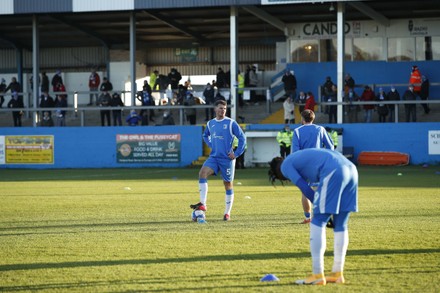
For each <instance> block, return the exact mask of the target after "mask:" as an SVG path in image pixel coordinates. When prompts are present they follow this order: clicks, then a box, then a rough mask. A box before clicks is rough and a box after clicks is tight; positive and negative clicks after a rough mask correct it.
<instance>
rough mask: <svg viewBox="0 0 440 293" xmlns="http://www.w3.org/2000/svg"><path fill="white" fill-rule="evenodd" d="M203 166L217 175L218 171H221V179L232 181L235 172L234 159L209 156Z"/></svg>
mask: <svg viewBox="0 0 440 293" xmlns="http://www.w3.org/2000/svg"><path fill="white" fill-rule="evenodd" d="M203 166H204V167H209V168H211V169H212V170H213V171H214V174H215V175H217V174H218V172H219V171H220V172H221V173H222V178H223V181H226V182H232V181H234V174H235V160H231V159H216V158H212V157H209V158H208V159H207V160H206V161H205V163H204V164H203Z"/></svg>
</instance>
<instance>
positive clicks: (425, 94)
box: [419, 75, 431, 114]
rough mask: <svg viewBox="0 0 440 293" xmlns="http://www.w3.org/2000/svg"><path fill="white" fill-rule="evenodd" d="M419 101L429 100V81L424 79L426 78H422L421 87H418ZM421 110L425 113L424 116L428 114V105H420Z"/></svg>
mask: <svg viewBox="0 0 440 293" xmlns="http://www.w3.org/2000/svg"><path fill="white" fill-rule="evenodd" d="M419 96H420V99H422V100H423V101H426V100H427V99H428V98H429V79H427V78H426V76H424V75H423V76H422V86H421V87H420V93H419ZM422 107H423V110H424V111H425V114H429V112H430V111H431V109H429V105H428V104H422Z"/></svg>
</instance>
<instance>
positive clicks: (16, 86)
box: [5, 77, 22, 100]
mask: <svg viewBox="0 0 440 293" xmlns="http://www.w3.org/2000/svg"><path fill="white" fill-rule="evenodd" d="M8 91H11V93H17V94H19V93H21V85H20V83H19V82H18V81H17V78H15V77H13V78H11V83H9V85H8V87H7V88H6V89H5V93H6V92H8ZM18 99H20V100H22V98H21V97H20V95H19V96H18Z"/></svg>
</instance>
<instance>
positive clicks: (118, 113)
mask: <svg viewBox="0 0 440 293" xmlns="http://www.w3.org/2000/svg"><path fill="white" fill-rule="evenodd" d="M110 106H111V107H113V108H119V107H124V103H123V102H122V99H121V95H119V94H118V93H114V94H113V96H112V99H111V101H110ZM112 117H113V125H114V126H122V110H121V109H117V110H112Z"/></svg>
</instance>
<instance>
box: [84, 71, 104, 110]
mask: <svg viewBox="0 0 440 293" xmlns="http://www.w3.org/2000/svg"><path fill="white" fill-rule="evenodd" d="M100 83H101V78H100V77H99V74H98V73H96V70H93V71H92V73H91V74H90V76H89V91H90V101H89V103H88V104H87V106H92V105H93V96H95V97H96V103H98V89H99V85H100Z"/></svg>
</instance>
